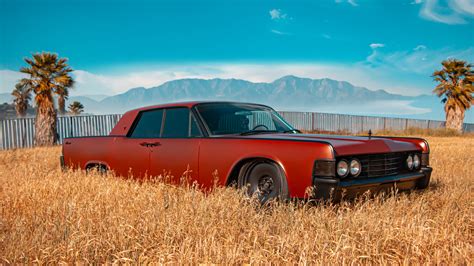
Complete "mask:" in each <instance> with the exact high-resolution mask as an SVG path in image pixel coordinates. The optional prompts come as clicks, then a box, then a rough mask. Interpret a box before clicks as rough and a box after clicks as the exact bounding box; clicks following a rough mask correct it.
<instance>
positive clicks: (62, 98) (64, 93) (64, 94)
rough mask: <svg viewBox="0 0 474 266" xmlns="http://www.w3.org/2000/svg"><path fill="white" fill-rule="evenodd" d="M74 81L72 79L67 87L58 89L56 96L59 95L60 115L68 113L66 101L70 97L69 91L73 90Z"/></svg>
mask: <svg viewBox="0 0 474 266" xmlns="http://www.w3.org/2000/svg"><path fill="white" fill-rule="evenodd" d="M73 84H74V81H73V80H72V79H71V82H70V84H67V85H66V86H58V87H57V89H56V94H57V95H58V112H59V114H60V115H64V114H65V113H66V100H67V99H68V97H69V89H70V88H72V86H73Z"/></svg>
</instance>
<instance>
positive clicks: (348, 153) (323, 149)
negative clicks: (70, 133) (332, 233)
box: [61, 102, 432, 202]
mask: <svg viewBox="0 0 474 266" xmlns="http://www.w3.org/2000/svg"><path fill="white" fill-rule="evenodd" d="M61 163H62V166H63V167H68V168H75V167H79V168H81V169H85V170H88V169H91V168H99V169H100V170H101V171H113V172H115V173H116V174H118V175H121V176H133V178H145V177H149V176H158V175H161V174H163V173H167V174H170V175H171V176H172V179H173V180H171V181H172V182H174V183H179V182H180V179H181V177H182V176H183V173H185V172H186V176H187V177H188V178H190V179H191V181H197V182H198V183H199V184H200V185H201V187H203V188H204V189H207V188H211V187H212V186H213V185H214V183H215V180H216V179H217V182H218V184H219V185H222V186H230V185H237V187H247V192H248V194H249V195H256V196H257V197H258V198H259V199H260V200H261V201H262V202H265V201H267V200H269V199H272V198H282V199H287V198H316V199H330V198H332V199H339V198H340V197H341V195H342V194H344V195H346V197H353V196H355V195H357V194H360V193H362V192H364V191H366V190H369V189H370V190H373V191H378V190H381V189H387V188H393V187H394V186H396V187H397V188H398V189H399V190H405V189H415V188H418V189H423V188H426V187H427V186H428V183H429V180H430V176H431V171H432V169H431V168H430V167H429V166H428V165H429V147H428V143H427V142H426V141H425V140H424V139H419V138H401V137H371V136H367V137H365V136H363V137H355V136H335V135H312V134H301V133H300V132H299V131H298V130H297V129H295V128H293V127H292V126H291V125H290V124H289V123H287V122H286V121H285V120H284V119H283V118H282V117H281V116H279V115H278V113H277V112H275V111H274V110H273V109H272V108H270V107H267V106H264V105H259V104H249V103H234V102H186V103H173V104H165V105H157V106H151V107H144V108H140V109H136V110H132V111H129V112H127V113H125V114H124V116H123V117H122V118H121V120H120V121H119V122H118V124H117V125H116V126H115V127H114V129H113V130H112V132H111V133H110V135H109V136H103V137H80V138H67V139H65V140H64V144H63V155H62V156H61Z"/></svg>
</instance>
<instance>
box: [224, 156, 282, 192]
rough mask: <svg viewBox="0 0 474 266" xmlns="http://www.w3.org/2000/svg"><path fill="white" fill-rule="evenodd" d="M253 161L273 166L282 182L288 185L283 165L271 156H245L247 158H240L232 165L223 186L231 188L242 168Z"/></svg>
mask: <svg viewBox="0 0 474 266" xmlns="http://www.w3.org/2000/svg"><path fill="white" fill-rule="evenodd" d="M253 161H263V162H269V163H273V164H275V165H276V166H277V167H278V170H280V172H281V174H282V175H283V178H284V182H286V183H288V180H287V177H288V175H287V173H286V170H285V167H284V165H283V163H282V162H281V161H280V160H278V159H276V158H273V157H271V156H262V155H255V156H247V157H244V158H241V159H239V160H238V161H237V162H236V163H234V165H233V166H232V168H231V170H230V172H229V174H228V175H227V178H226V182H225V185H226V186H231V185H233V184H234V183H237V179H238V177H239V173H240V170H241V169H242V167H243V166H244V165H246V164H247V163H250V162H253Z"/></svg>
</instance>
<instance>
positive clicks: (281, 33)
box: [270, 30, 290, 35]
mask: <svg viewBox="0 0 474 266" xmlns="http://www.w3.org/2000/svg"><path fill="white" fill-rule="evenodd" d="M270 31H271V32H272V33H275V34H277V35H290V33H288V32H283V31H279V30H270Z"/></svg>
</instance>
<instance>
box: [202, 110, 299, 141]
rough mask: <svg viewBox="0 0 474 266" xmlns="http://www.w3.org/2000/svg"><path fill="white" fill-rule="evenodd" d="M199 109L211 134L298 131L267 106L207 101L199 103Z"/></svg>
mask: <svg viewBox="0 0 474 266" xmlns="http://www.w3.org/2000/svg"><path fill="white" fill-rule="evenodd" d="M197 111H198V112H199V114H200V115H201V117H202V118H203V120H204V123H205V124H206V126H207V128H208V129H209V131H210V133H211V135H230V134H242V135H244V134H255V133H270V132H284V133H295V132H297V130H295V129H294V128H293V127H292V126H290V124H288V123H287V122H286V121H285V120H283V118H282V117H281V116H280V115H279V114H278V113H277V112H275V111H274V110H273V109H271V108H269V107H266V106H261V105H254V104H242V103H207V104H200V105H198V106H197Z"/></svg>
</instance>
